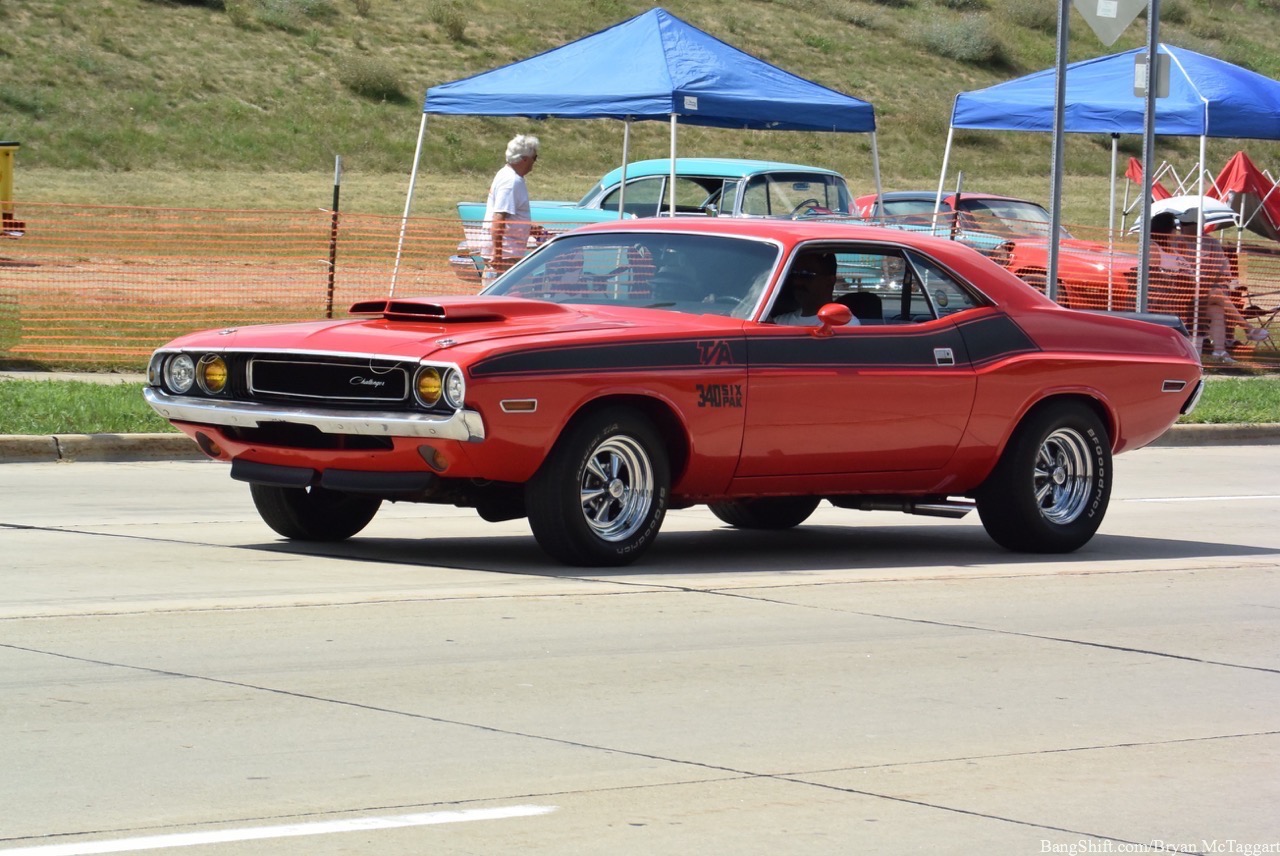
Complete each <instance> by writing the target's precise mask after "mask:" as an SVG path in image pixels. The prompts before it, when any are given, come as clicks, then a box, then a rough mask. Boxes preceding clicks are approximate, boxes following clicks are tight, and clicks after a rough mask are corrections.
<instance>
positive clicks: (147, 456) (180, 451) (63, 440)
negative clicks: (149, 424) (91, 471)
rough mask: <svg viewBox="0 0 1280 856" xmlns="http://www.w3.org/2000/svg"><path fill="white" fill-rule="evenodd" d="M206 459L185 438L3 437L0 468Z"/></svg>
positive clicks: (145, 435) (117, 435) (150, 435)
mask: <svg viewBox="0 0 1280 856" xmlns="http://www.w3.org/2000/svg"><path fill="white" fill-rule="evenodd" d="M204 457H205V456H204V454H203V453H202V452H201V451H200V449H199V448H198V447H197V446H196V444H195V443H194V442H192V441H191V439H190V438H189V437H187V435H186V434H55V435H53V436H40V435H21V434H0V464H20V463H21V464H33V463H51V462H58V461H97V462H102V461H121V462H125V461H181V460H201V459H203V458H204Z"/></svg>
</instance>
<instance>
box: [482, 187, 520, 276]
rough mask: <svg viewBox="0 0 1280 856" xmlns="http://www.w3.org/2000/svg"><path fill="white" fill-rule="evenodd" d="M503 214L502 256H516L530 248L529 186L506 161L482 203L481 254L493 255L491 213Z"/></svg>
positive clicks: (489, 257) (514, 257)
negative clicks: (504, 220) (482, 236)
mask: <svg viewBox="0 0 1280 856" xmlns="http://www.w3.org/2000/svg"><path fill="white" fill-rule="evenodd" d="M494 214H506V215H507V224H506V228H505V230H504V231H503V233H502V257H503V258H504V259H518V258H520V257H521V256H523V255H524V254H525V253H526V252H528V249H529V230H530V223H529V216H530V214H529V188H528V187H526V186H525V183H524V177H523V176H521V175H520V174H518V173H517V172H516V171H515V170H514V169H512V168H511V164H507V165H506V166H504V167H503V168H502V169H500V170H498V172H497V174H496V175H494V177H493V182H492V183H491V184H490V185H489V198H488V199H486V200H485V203H484V240H483V242H482V243H481V246H480V254H481V255H482V256H484V257H485V258H486V259H491V258H493V215H494Z"/></svg>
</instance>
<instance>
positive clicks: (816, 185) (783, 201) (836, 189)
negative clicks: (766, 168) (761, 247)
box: [742, 172, 851, 217]
mask: <svg viewBox="0 0 1280 856" xmlns="http://www.w3.org/2000/svg"><path fill="white" fill-rule="evenodd" d="M850 200H851V197H850V195H849V188H848V186H847V185H846V184H845V182H844V179H843V178H841V177H840V176H837V175H814V174H813V173H807V172H769V173H762V174H760V175H753V176H751V178H749V179H748V180H747V186H746V189H745V190H744V191H743V193H742V213H743V214H746V215H748V216H751V217H794V216H800V215H811V214H848V213H849V211H850Z"/></svg>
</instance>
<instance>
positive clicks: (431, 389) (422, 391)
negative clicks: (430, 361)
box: [413, 366, 441, 407]
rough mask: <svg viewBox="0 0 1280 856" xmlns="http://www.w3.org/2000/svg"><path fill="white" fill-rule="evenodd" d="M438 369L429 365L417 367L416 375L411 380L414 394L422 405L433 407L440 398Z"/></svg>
mask: <svg viewBox="0 0 1280 856" xmlns="http://www.w3.org/2000/svg"><path fill="white" fill-rule="evenodd" d="M440 390H441V384H440V370H439V369H437V368H432V367H431V366H423V367H422V368H420V369H418V376H417V377H416V378H415V379H414V382H413V391H414V394H415V395H417V397H418V403H419V404H421V405H422V406H423V407H434V406H435V405H436V402H438V401H439V400H440Z"/></svg>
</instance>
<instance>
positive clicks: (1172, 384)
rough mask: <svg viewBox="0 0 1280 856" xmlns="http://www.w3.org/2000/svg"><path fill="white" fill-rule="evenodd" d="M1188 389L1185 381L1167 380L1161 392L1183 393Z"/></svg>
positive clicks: (1162, 385)
mask: <svg viewBox="0 0 1280 856" xmlns="http://www.w3.org/2000/svg"><path fill="white" fill-rule="evenodd" d="M1186 388H1187V382H1186V381H1185V380H1166V381H1165V382H1164V383H1162V384H1161V385H1160V391H1161V392H1182V391H1183V390H1184V389H1186Z"/></svg>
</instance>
